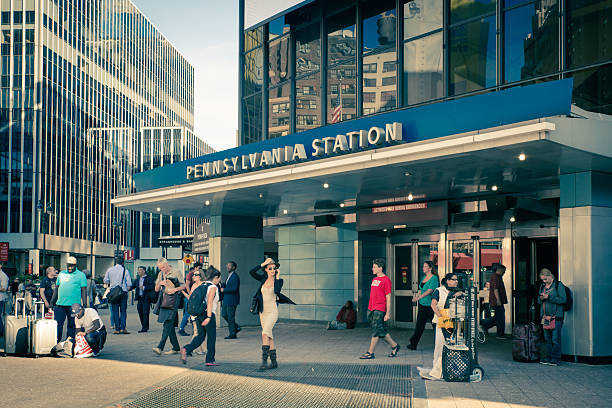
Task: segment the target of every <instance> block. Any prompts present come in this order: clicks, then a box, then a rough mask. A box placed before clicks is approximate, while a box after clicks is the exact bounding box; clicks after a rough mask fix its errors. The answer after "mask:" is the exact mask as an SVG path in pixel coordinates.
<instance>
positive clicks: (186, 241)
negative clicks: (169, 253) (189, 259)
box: [157, 235, 193, 252]
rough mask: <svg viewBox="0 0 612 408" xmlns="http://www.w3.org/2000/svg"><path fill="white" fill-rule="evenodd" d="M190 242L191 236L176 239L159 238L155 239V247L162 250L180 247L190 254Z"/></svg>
mask: <svg viewBox="0 0 612 408" xmlns="http://www.w3.org/2000/svg"><path fill="white" fill-rule="evenodd" d="M192 241H193V237H192V236H191V235H182V236H176V237H159V238H158V239H157V245H159V246H160V247H162V248H169V247H174V248H176V247H180V248H182V249H183V251H185V252H191V242H192Z"/></svg>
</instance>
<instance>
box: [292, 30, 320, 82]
mask: <svg viewBox="0 0 612 408" xmlns="http://www.w3.org/2000/svg"><path fill="white" fill-rule="evenodd" d="M320 37H321V35H320V31H319V24H311V25H309V26H307V27H305V28H302V29H299V30H296V31H295V71H296V73H297V74H304V73H308V72H312V71H317V70H318V69H319V68H320V67H321V45H320V41H319V40H320Z"/></svg>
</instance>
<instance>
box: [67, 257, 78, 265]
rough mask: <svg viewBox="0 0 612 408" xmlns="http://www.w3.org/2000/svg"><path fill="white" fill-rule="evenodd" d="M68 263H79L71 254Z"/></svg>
mask: <svg viewBox="0 0 612 408" xmlns="http://www.w3.org/2000/svg"><path fill="white" fill-rule="evenodd" d="M66 263H67V264H68V265H76V264H77V260H76V258H75V257H74V256H69V257H68V259H66Z"/></svg>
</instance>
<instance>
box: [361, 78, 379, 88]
mask: <svg viewBox="0 0 612 408" xmlns="http://www.w3.org/2000/svg"><path fill="white" fill-rule="evenodd" d="M363 87H364V88H376V78H364V79H363Z"/></svg>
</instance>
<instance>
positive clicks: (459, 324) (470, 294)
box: [442, 283, 484, 382]
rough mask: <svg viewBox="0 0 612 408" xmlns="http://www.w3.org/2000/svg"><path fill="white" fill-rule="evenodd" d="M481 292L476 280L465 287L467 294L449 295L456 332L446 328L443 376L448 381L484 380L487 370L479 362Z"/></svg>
mask: <svg viewBox="0 0 612 408" xmlns="http://www.w3.org/2000/svg"><path fill="white" fill-rule="evenodd" d="M477 294H478V291H477V288H476V286H475V285H474V284H473V283H470V284H468V285H466V286H465V287H464V296H461V297H451V296H452V295H451V294H449V301H448V309H449V317H450V318H451V320H452V321H453V330H452V332H451V331H449V330H447V329H442V332H443V333H444V338H445V345H444V349H443V352H442V375H443V377H444V379H445V380H446V381H474V382H478V381H480V380H482V378H483V376H484V369H483V368H482V367H481V366H480V365H479V364H478V348H477V341H478V338H479V336H478V296H477Z"/></svg>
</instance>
